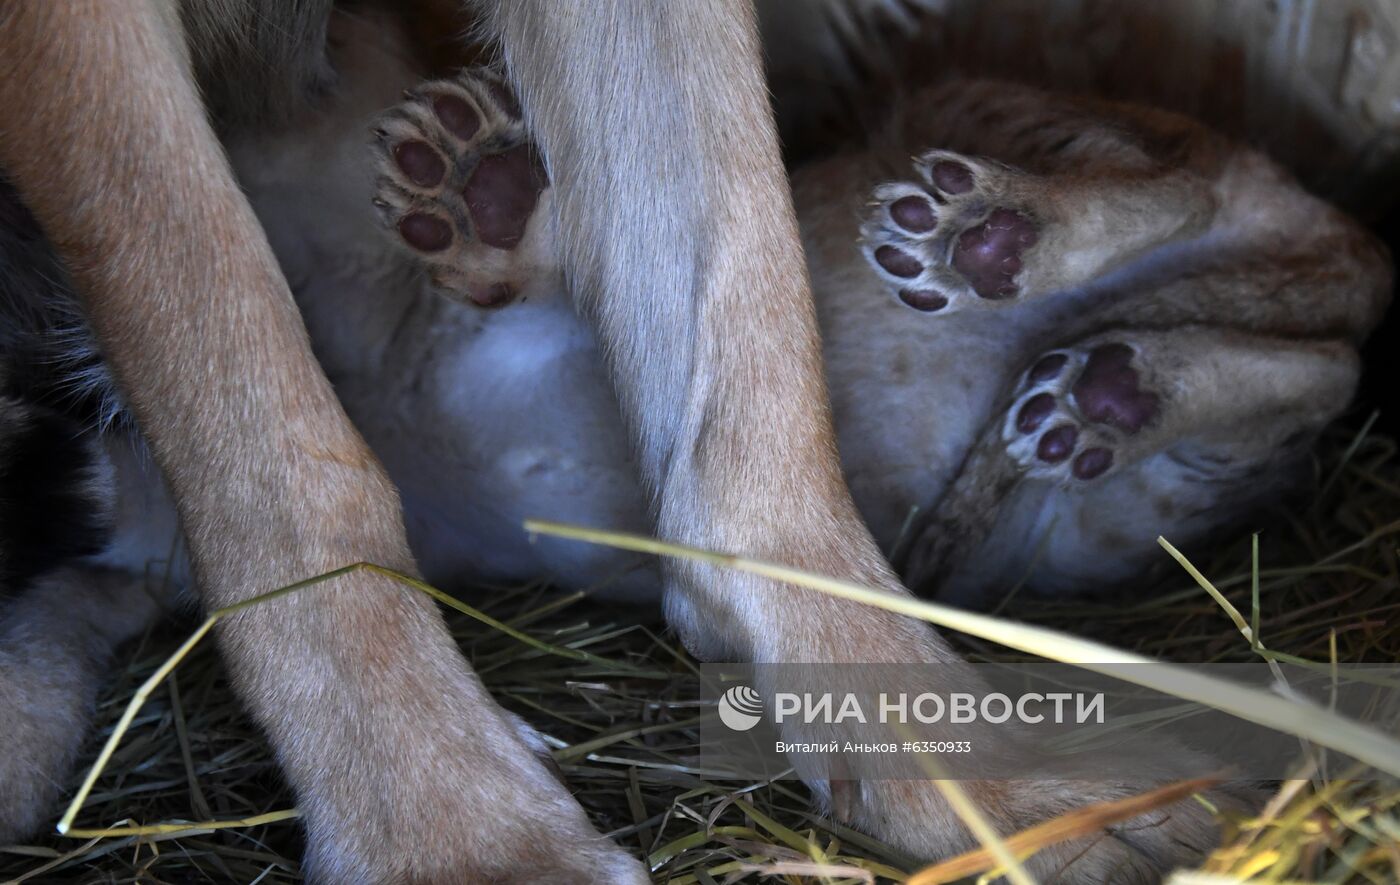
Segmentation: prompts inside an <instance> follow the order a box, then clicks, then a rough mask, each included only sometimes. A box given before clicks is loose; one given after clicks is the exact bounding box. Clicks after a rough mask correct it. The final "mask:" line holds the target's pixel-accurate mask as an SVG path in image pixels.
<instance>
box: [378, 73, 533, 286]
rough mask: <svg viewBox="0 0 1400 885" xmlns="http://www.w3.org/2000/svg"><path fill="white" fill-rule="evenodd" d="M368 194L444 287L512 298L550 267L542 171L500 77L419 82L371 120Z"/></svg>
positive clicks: (489, 75)
mask: <svg viewBox="0 0 1400 885" xmlns="http://www.w3.org/2000/svg"><path fill="white" fill-rule="evenodd" d="M375 134H376V136H377V142H376V145H375V150H376V155H377V160H378V168H379V175H378V180H377V185H376V190H377V194H376V197H375V201H374V204H375V206H376V207H377V208H378V209H379V212H380V217H381V218H382V220H383V222H384V224H385V226H386V227H388V228H389V229H390V231H391V233H392V235H393V237H394V239H395V240H396V241H397V242H398V243H400V244H401V245H402V246H403V247H404V248H405V249H406V250H407V251H408V252H409V253H410V254H412V255H413V256H414V257H415V258H417V259H418V260H419V261H421V262H422V263H423V265H424V266H425V267H426V268H427V270H428V274H429V276H430V278H431V279H432V282H433V284H434V285H435V286H436V287H437V288H438V289H440V290H442V291H443V292H445V293H446V294H447V295H449V296H450V297H453V298H456V299H459V300H467V301H471V302H473V303H475V304H477V305H480V306H482V307H499V306H501V305H504V304H506V303H508V302H510V301H511V300H512V299H514V298H515V297H516V296H517V295H518V294H520V292H521V291H522V290H523V289H524V288H526V287H527V286H528V285H529V284H530V283H531V282H532V281H533V280H535V279H537V278H539V277H541V276H542V275H544V274H545V272H546V270H547V269H549V268H552V267H553V243H552V237H551V236H550V231H549V230H548V227H549V224H550V222H549V219H548V218H547V215H548V213H547V212H545V211H543V206H542V204H543V203H544V202H545V200H546V198H547V196H548V188H549V179H548V177H547V175H546V173H545V169H544V164H543V162H542V160H541V159H540V156H539V154H538V152H537V151H536V150H535V147H534V145H533V144H532V143H531V142H530V141H529V139H528V136H527V133H526V131H525V126H524V124H523V123H522V122H521V119H520V107H519V105H518V104H517V103H516V101H515V98H514V96H513V95H512V94H511V92H510V90H509V88H508V87H507V86H506V84H505V82H504V81H503V80H501V78H500V77H498V76H496V75H495V74H493V73H492V72H490V71H488V70H486V69H483V68H472V69H468V70H466V71H463V72H462V73H461V74H459V75H458V76H457V77H455V78H453V79H451V80H438V81H434V82H431V83H426V84H424V85H422V86H420V87H418V88H417V89H414V90H412V91H410V92H408V93H407V94H406V98H405V100H404V102H403V103H401V104H399V105H398V106H397V107H395V108H393V109H392V110H390V111H389V112H388V113H386V114H385V115H384V116H383V117H381V118H380V120H379V121H378V123H377V124H376V128H375Z"/></svg>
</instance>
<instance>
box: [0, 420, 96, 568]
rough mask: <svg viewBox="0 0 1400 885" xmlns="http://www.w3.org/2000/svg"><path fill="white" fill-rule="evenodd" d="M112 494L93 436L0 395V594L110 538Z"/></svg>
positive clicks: (73, 423)
mask: <svg viewBox="0 0 1400 885" xmlns="http://www.w3.org/2000/svg"><path fill="white" fill-rule="evenodd" d="M114 498H115V489H114V483H113V477H112V467H111V463H110V462H109V461H108V459H107V456H106V453H105V452H104V451H103V450H102V447H101V445H100V444H99V442H98V440H97V435H96V434H95V433H91V432H86V431H84V430H83V428H82V426H81V425H79V424H78V423H77V422H76V421H74V420H73V419H71V418H68V417H65V416H64V415H61V414H59V413H57V412H54V411H51V410H49V409H47V408H44V407H42V406H37V405H33V404H31V403H27V402H25V401H23V400H20V399H16V398H14V397H9V396H0V589H3V590H4V591H9V592H14V591H16V590H18V589H20V588H22V587H23V586H25V585H26V584H28V583H29V582H30V581H32V580H33V579H34V578H35V577H37V576H38V575H40V574H43V573H44V572H47V571H50V570H51V569H54V568H57V567H58V566H61V565H63V564H65V563H68V562H70V561H72V560H74V559H77V558H80V557H83V556H89V555H92V554H94V553H98V552H100V551H101V550H102V548H103V547H105V546H106V545H107V543H108V542H109V541H110V539H111V535H112V522H113V505H114Z"/></svg>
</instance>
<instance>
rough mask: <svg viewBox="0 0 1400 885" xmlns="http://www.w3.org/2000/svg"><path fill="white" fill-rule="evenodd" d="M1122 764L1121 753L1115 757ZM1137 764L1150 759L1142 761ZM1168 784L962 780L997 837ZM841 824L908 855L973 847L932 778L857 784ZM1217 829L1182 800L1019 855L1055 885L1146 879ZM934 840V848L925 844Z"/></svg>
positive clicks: (1214, 840)
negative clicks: (858, 787) (847, 823)
mask: <svg viewBox="0 0 1400 885" xmlns="http://www.w3.org/2000/svg"><path fill="white" fill-rule="evenodd" d="M1119 761H1120V762H1122V760H1119ZM1143 767H1144V768H1147V769H1152V768H1156V767H1158V766H1156V765H1154V764H1153V763H1151V762H1146V763H1145V764H1144V766H1143ZM1166 782H1170V779H1163V780H1160V781H1159V780H1158V779H1156V778H1152V779H1147V778H1145V779H1144V780H1143V781H1142V782H1141V783H1110V782H1094V781H1053V780H1051V781H1035V782H1021V781H964V782H963V783H962V787H963V789H964V791H966V792H967V793H968V795H969V797H970V798H971V799H972V800H973V802H974V803H975V804H976V805H977V806H978V807H979V808H981V809H982V811H983V812H984V814H986V815H987V816H988V817H989V818H990V819H991V822H992V824H993V826H994V827H995V828H996V829H997V830H998V831H999V832H1000V833H1002V834H1003V835H1007V834H1011V833H1016V832H1020V831H1022V830H1025V829H1028V828H1030V827H1032V826H1035V825H1037V824H1041V823H1044V822H1046V821H1048V820H1050V819H1052V818H1055V817H1057V816H1059V815H1062V814H1065V813H1068V812H1071V811H1073V810H1075V809H1076V808H1081V807H1083V806H1086V805H1091V804H1094V803H1101V802H1111V801H1115V800H1119V799H1125V798H1128V797H1131V796H1134V795H1138V794H1141V793H1143V792H1146V791H1147V790H1149V789H1152V788H1153V787H1155V786H1160V785H1162V784H1163V783H1166ZM860 793H861V795H860V801H859V804H857V806H856V807H855V809H854V814H853V815H852V818H851V823H852V824H853V825H854V826H855V827H856V828H858V829H863V830H866V831H869V832H873V833H874V834H875V835H876V836H878V837H879V838H881V839H882V840H884V841H885V842H887V843H889V844H891V845H894V846H896V847H898V848H900V849H902V850H903V851H905V852H908V853H909V854H910V855H912V856H914V857H920V858H928V859H930V860H937V859H939V858H940V857H946V856H948V855H951V854H953V853H956V852H958V851H964V850H970V849H972V848H975V847H976V845H975V844H974V843H973V842H972V840H971V839H970V838H969V837H968V835H967V831H966V830H965V829H964V828H963V826H962V824H961V821H960V820H959V818H958V817H957V815H955V814H954V813H953V812H952V811H951V809H950V808H949V807H948V805H947V804H946V803H945V802H944V800H943V798H942V796H941V794H940V793H939V792H938V791H937V790H936V788H935V787H934V785H933V784H931V783H929V782H927V781H885V782H881V783H875V782H871V783H866V784H862V785H861V790H860ZM1209 798H1210V799H1211V801H1212V802H1214V803H1215V804H1216V805H1217V806H1220V807H1224V808H1230V809H1235V808H1240V807H1247V806H1248V805H1251V804H1253V800H1254V799H1255V797H1254V796H1253V795H1252V794H1246V795H1243V796H1240V795H1236V794H1235V793H1234V792H1232V790H1231V789H1230V788H1229V787H1226V788H1222V789H1217V790H1215V791H1212V792H1211V793H1210V796H1209ZM1218 840H1219V830H1218V824H1217V822H1216V820H1215V818H1214V817H1213V816H1212V815H1211V813H1210V812H1209V811H1207V810H1206V808H1205V806H1203V805H1202V804H1201V803H1199V802H1197V801H1195V800H1194V799H1191V798H1188V799H1184V800H1181V801H1179V802H1177V803H1176V804H1174V805H1171V806H1168V807H1165V808H1160V809H1157V810H1155V811H1151V812H1148V813H1146V814H1144V815H1142V816H1141V817H1138V818H1133V819H1130V820H1127V821H1123V822H1120V823H1117V824H1114V825H1111V826H1109V827H1106V828H1104V829H1103V830H1100V831H1098V832H1095V833H1092V834H1089V835H1086V836H1081V837H1079V838H1075V839H1071V840H1067V841H1064V842H1060V843H1058V844H1052V845H1049V846H1047V847H1045V848H1043V849H1041V850H1040V851H1038V852H1036V853H1035V854H1033V855H1031V856H1030V857H1028V858H1025V859H1024V860H1023V865H1024V868H1025V870H1026V872H1027V873H1029V874H1030V875H1031V876H1032V878H1033V880H1034V881H1038V882H1057V883H1062V885H1102V883H1107V882H1112V883H1118V885H1129V883H1132V885H1149V883H1159V882H1161V881H1162V879H1163V878H1164V877H1165V876H1166V875H1167V874H1168V873H1170V872H1171V871H1172V870H1174V869H1177V868H1180V867H1187V866H1194V865H1196V864H1198V863H1200V861H1201V859H1202V858H1203V857H1204V856H1205V855H1206V853H1208V852H1209V851H1210V850H1211V849H1212V848H1213V847H1215V845H1217V844H1218ZM935 846H939V847H940V848H941V850H935Z"/></svg>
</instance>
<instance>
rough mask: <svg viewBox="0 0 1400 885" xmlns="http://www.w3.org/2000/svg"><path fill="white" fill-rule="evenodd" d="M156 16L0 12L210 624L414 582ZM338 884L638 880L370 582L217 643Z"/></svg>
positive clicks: (86, 284)
mask: <svg viewBox="0 0 1400 885" xmlns="http://www.w3.org/2000/svg"><path fill="white" fill-rule="evenodd" d="M170 12H173V10H171V9H165V8H164V7H163V6H161V5H158V4H157V3H156V2H155V0H123V2H118V3H112V2H105V0H64V2H61V3H51V2H49V0H17V2H11V3H8V4H6V5H5V8H4V10H3V11H0V57H3V58H4V59H5V60H6V64H7V70H6V71H5V72H4V75H3V77H2V78H0V107H3V108H5V109H6V110H5V113H6V114H7V119H6V120H5V122H4V125H3V127H0V164H3V168H4V169H5V170H6V171H7V172H8V173H9V174H10V175H11V176H12V177H13V179H14V181H15V183H16V184H17V186H18V187H19V189H20V191H21V193H22V194H23V196H24V199H25V200H26V202H27V203H28V204H29V205H30V207H31V208H32V209H33V211H34V213H35V215H36V216H37V217H38V219H39V220H40V222H41V223H42V225H43V227H44V229H45V232H46V233H47V235H48V236H49V238H50V239H51V240H52V242H53V243H54V245H55V248H56V249H57V250H58V251H59V253H60V254H61V255H62V256H63V257H64V258H65V259H66V260H67V262H68V263H69V265H70V267H71V269H72V273H73V277H74V280H75V281H76V284H77V286H78V289H79V291H80V292H81V293H82V296H83V298H84V303H85V305H86V308H87V311H88V313H89V315H90V319H91V322H92V325H93V327H94V328H95V330H96V332H97V335H98V337H99V339H100V342H101V344H102V347H103V349H104V351H105V353H106V356H107V357H108V359H109V360H110V362H111V365H112V368H113V369H114V371H115V373H116V375H117V377H118V378H119V379H120V381H121V384H122V387H123V389H124V392H125V394H126V396H127V398H128V401H129V404H130V406H131V408H132V410H133V411H134V412H135V414H136V416H137V419H138V421H139V423H140V425H141V427H142V429H143V431H144V433H145V436H146V438H147V440H148V441H149V443H150V447H151V450H152V452H153V453H154V455H155V458H156V460H157V461H158V462H159V464H160V466H161V468H162V469H163V471H164V473H165V476H166V477H167V479H168V481H169V483H170V486H171V488H172V490H173V492H174V496H175V498H176V500H177V502H178V506H179V510H180V514H181V518H182V521H183V525H184V529H185V531H186V534H187V536H188V540H189V544H190V548H191V552H192V554H193V559H194V564H195V567H196V570H197V574H198V581H199V585H200V587H201V589H202V592H203V594H204V598H205V600H206V602H207V603H208V604H209V605H210V606H223V605H227V604H229V603H232V602H235V601H237V600H240V599H244V598H246V597H248V596H250V595H252V594H255V593H259V592H262V591H266V590H269V589H272V588H275V587H277V586H279V585H283V584H287V583H289V582H291V581H294V580H297V579H300V578H306V577H310V576H312V575H316V574H319V573H322V572H325V571H327V570H329V569H332V568H335V567H338V566H343V565H346V564H348V563H351V562H355V561H357V560H374V561H377V562H379V563H382V564H384V565H388V566H392V567H397V568H400V569H406V570H407V569H412V568H413V563H412V561H411V558H410V555H409V553H408V549H407V546H406V543H405V541H404V533H403V528H402V525H401V520H400V516H399V512H398V504H397V500H396V495H395V493H394V490H393V489H392V487H391V486H390V485H389V483H388V481H387V480H386V478H385V476H384V474H383V473H382V471H381V469H380V468H379V466H378V465H377V463H376V462H375V460H374V459H373V458H372V457H371V455H370V453H369V452H368V450H367V449H366V448H365V446H364V444H363V443H362V442H361V441H360V439H359V437H358V436H357V435H356V433H355V432H354V430H353V428H351V426H350V424H349V423H348V421H347V420H346V418H345V415H344V414H343V413H342V411H341V409H340V407H339V405H338V404H337V403H336V400H335V398H334V396H333V394H332V392H331V389H330V386H329V384H328V383H327V382H326V380H325V379H324V377H323V376H322V375H321V373H320V371H319V370H318V368H317V366H316V364H315V362H314V361H313V359H312V356H311V352H310V349H309V347H308V345H307V341H306V337H305V333H304V331H303V329H302V327H301V323H300V320H299V318H298V316H297V314H296V309H295V307H294V305H293V303H292V299H291V297H290V293H289V292H288V289H287V285H286V283H285V282H284V280H283V279H282V277H281V274H280V273H279V271H278V268H277V265H276V263H275V261H274V259H273V256H272V254H271V251H270V249H269V248H268V245H267V243H266V240H265V238H264V236H263V233H262V231H261V229H260V228H259V226H258V223H257V221H256V219H255V218H254V217H253V214H252V212H251V210H250V209H249V207H248V205H247V203H246V202H245V201H244V199H243V197H242V196H241V194H240V193H239V190H238V187H237V186H236V184H235V182H234V180H233V177H232V174H231V173H230V171H229V168H228V165H227V163H226V161H225V159H224V157H223V154H222V151H221V148H220V146H219V144H218V142H217V141H216V139H215V137H214V134H213V132H212V131H211V129H210V128H209V126H208V125H207V123H206V122H205V118H204V112H203V109H202V107H201V106H200V103H199V101H198V99H197V98H196V93H195V89H194V86H193V84H192V82H191V78H190V75H189V72H188V70H187V66H186V64H185V62H184V55H183V48H182V46H181V43H180V40H181V38H180V36H179V34H178V32H177V30H176V26H175V25H174V24H173V22H174V17H173V15H166V13H170ZM219 639H220V643H221V647H222V649H223V651H224V653H225V655H226V658H227V660H228V662H229V664H230V667H231V670H232V674H233V677H234V680H235V682H236V684H237V686H238V688H239V690H240V692H241V693H242V695H243V697H244V698H245V699H246V701H247V702H248V704H249V706H250V707H251V708H252V711H253V713H254V714H255V715H256V717H257V719H258V720H259V722H260V723H261V724H262V725H263V727H264V728H266V730H267V732H268V734H269V736H270V737H271V739H272V742H273V744H274V746H275V748H276V751H277V755H278V758H279V760H280V761H281V763H282V765H283V767H284V769H285V771H286V773H287V774H288V776H289V778H290V780H291V782H292V784H293V785H294V786H295V788H296V790H297V793H298V796H299V799H300V805H301V808H302V811H303V813H304V816H305V820H306V824H307V827H308V830H309V834H310V850H309V861H310V867H309V868H310V870H311V872H312V874H313V875H314V876H315V877H316V878H318V879H319V880H321V881H333V882H393V881H412V882H462V881H473V882H475V881H483V880H490V881H505V880H507V879H510V880H512V881H516V880H519V879H528V880H530V881H551V882H586V881H642V880H643V877H642V874H641V872H640V870H639V868H637V867H636V865H635V863H633V862H632V861H630V859H628V858H626V857H625V856H623V855H622V854H621V852H619V851H618V850H617V849H616V848H614V847H613V846H611V845H610V844H609V843H607V842H606V841H604V840H602V838H601V837H600V836H598V835H597V834H596V833H595V832H594V831H593V830H592V829H591V827H590V826H589V824H588V822H587V820H586V819H585V817H584V814H583V812H582V809H580V808H579V807H578V805H576V804H575V803H574V802H573V800H572V798H571V797H570V796H569V795H568V793H567V792H566V791H565V790H564V789H563V788H562V787H561V786H560V785H559V784H558V783H557V782H556V781H554V780H553V778H552V777H551V775H550V774H549V773H548V772H547V770H546V768H545V767H544V766H543V765H541V764H540V763H539V761H538V760H537V759H536V758H535V757H534V755H533V754H532V753H531V752H530V750H528V749H527V748H526V745H525V743H524V742H523V741H522V740H521V739H520V737H519V735H518V733H517V729H516V726H515V725H514V724H513V723H512V721H511V720H510V719H509V717H508V716H507V715H506V714H504V713H503V712H502V711H501V710H499V709H498V708H497V707H496V706H495V705H494V704H493V703H492V702H491V700H490V698H489V697H488V696H487V695H486V693H485V691H484V690H483V689H482V686H481V685H480V683H479V682H478V681H477V679H476V677H475V676H474V674H473V673H472V672H471V670H470V669H469V668H468V666H467V664H466V662H465V661H464V660H463V658H462V656H461V654H460V653H459V651H458V650H457V648H456V647H455V646H454V644H453V643H452V641H451V639H450V637H449V635H448V633H447V631H446V630H445V629H444V627H443V624H442V621H441V618H440V616H439V615H438V613H437V612H436V611H435V610H434V608H433V606H432V605H431V604H429V603H427V602H426V601H425V600H423V599H422V598H421V597H419V596H417V595H416V594H414V593H412V592H410V591H406V590H405V589H403V588H401V587H399V586H397V585H395V584H394V583H392V582H389V581H386V580H382V579H377V578H372V577H369V576H366V575H359V576H355V577H350V578H344V579H340V580H338V581H336V582H335V583H334V584H333V585H330V586H324V587H320V588H316V589H311V590H308V591H305V592H303V593H301V594H298V595H294V596H291V597H286V598H283V599H280V600H278V601H275V602H272V603H268V604H266V605H263V606H260V607H255V608H253V609H250V610H248V611H246V612H244V613H242V614H240V615H238V616H237V617H235V618H233V619H231V620H230V621H229V622H227V624H226V625H225V626H223V627H221V628H220V634H219Z"/></svg>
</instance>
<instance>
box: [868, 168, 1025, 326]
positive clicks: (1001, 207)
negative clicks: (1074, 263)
mask: <svg viewBox="0 0 1400 885" xmlns="http://www.w3.org/2000/svg"><path fill="white" fill-rule="evenodd" d="M914 170H915V172H916V173H917V174H918V176H919V180H918V181H893V182H889V183H886V184H882V185H880V186H879V187H877V188H876V189H875V192H874V194H873V198H872V199H873V207H874V208H873V211H872V212H871V214H870V216H869V217H868V218H867V220H866V222H865V224H864V225H862V227H861V247H862V249H863V250H864V252H865V256H866V258H867V259H868V260H869V261H870V265H871V267H873V268H874V269H875V272H876V273H877V274H878V275H879V276H880V277H881V279H883V280H884V281H885V282H886V283H887V284H889V286H890V287H891V288H892V289H893V290H894V291H895V294H896V295H897V296H898V297H899V299H900V300H901V301H903V302H904V303H905V304H907V305H909V306H910V307H913V308H915V309H916V310H922V311H928V312H932V311H939V310H944V309H949V308H959V307H964V306H966V305H969V304H978V303H985V302H995V301H1007V300H1011V299H1015V298H1018V297H1020V296H1022V295H1023V294H1026V286H1025V282H1026V281H1025V279H1024V277H1025V273H1024V270H1025V264H1026V253H1027V252H1028V250H1030V249H1031V248H1032V247H1034V246H1035V244H1036V243H1037V241H1039V239H1040V233H1041V228H1040V224H1039V222H1038V221H1037V220H1036V219H1035V217H1034V216H1033V214H1032V213H1031V212H1030V211H1029V210H1028V209H1026V208H1024V207H1023V206H1020V205H1018V204H1017V201H1016V200H1015V199H1014V198H1013V196H1012V194H1011V193H1010V192H1011V191H1014V190H1015V189H1016V188H1015V186H1014V184H1015V181H1016V180H1017V179H1020V178H1023V177H1025V176H1023V175H1022V174H1021V173H1019V172H1015V171H1014V170H1010V169H1006V168H1004V167H998V166H995V165H992V164H990V163H988V162H986V161H981V160H973V159H971V158H969V157H964V156H962V155H961V154H955V153H952V152H949V151H930V152H928V153H926V154H924V155H923V156H922V157H920V158H919V159H918V160H916V161H915V163H914Z"/></svg>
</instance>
